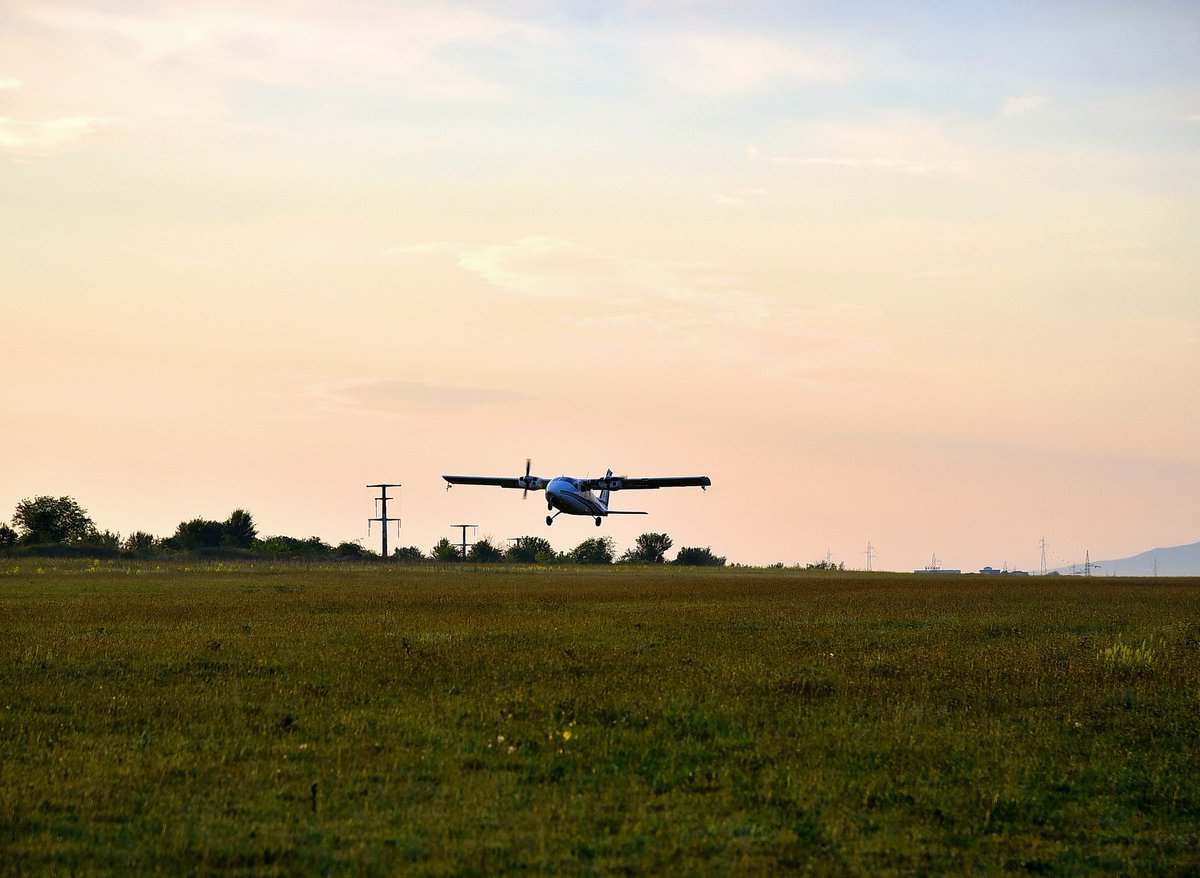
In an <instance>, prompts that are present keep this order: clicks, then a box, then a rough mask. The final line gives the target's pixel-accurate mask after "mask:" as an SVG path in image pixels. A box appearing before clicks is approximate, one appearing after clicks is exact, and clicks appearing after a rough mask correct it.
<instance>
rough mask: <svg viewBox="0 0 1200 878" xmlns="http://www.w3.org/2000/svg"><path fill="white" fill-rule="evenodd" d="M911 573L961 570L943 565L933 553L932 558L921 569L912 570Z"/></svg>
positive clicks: (957, 571)
mask: <svg viewBox="0 0 1200 878" xmlns="http://www.w3.org/2000/svg"><path fill="white" fill-rule="evenodd" d="M913 573H962V571H961V570H954V569H951V568H947V567H943V566H942V562H941V561H940V560H939V559H938V556H937V555H934V556H933V560H931V561H930V562H929V563H928V564H926V565H925V567H924V568H923V569H921V570H914V571H913Z"/></svg>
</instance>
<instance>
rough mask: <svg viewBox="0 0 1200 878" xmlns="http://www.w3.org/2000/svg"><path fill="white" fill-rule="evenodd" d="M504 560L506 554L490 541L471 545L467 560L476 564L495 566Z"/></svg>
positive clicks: (480, 541)
mask: <svg viewBox="0 0 1200 878" xmlns="http://www.w3.org/2000/svg"><path fill="white" fill-rule="evenodd" d="M503 559H504V552H503V551H501V550H500V549H499V548H497V546H496V545H495V544H494V543H493V542H492V541H491V540H489V539H486V538H485V539H482V540H479V541H477V542H474V543H472V544H471V547H470V548H469V549H467V560H469V561H474V562H475V563H476V564H494V563H495V562H497V561H502V560H503Z"/></svg>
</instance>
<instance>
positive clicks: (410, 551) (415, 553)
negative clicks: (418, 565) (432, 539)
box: [392, 546, 426, 562]
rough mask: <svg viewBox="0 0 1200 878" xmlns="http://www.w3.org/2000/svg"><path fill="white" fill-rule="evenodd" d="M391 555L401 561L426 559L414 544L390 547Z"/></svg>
mask: <svg viewBox="0 0 1200 878" xmlns="http://www.w3.org/2000/svg"><path fill="white" fill-rule="evenodd" d="M392 557H393V558H395V559H396V560H397V561H401V562H406V561H424V560H426V559H425V555H424V553H423V552H422V551H421V550H420V549H418V548H417V547H416V546H405V547H403V548H401V547H399V546H397V547H396V548H395V549H392Z"/></svg>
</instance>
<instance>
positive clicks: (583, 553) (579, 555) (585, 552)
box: [569, 537, 617, 564]
mask: <svg viewBox="0 0 1200 878" xmlns="http://www.w3.org/2000/svg"><path fill="white" fill-rule="evenodd" d="M616 551H617V544H616V541H615V540H613V538H612V537H593V538H592V539H589V540H584V541H583V542H582V543H580V544H579V545H578V546H576V547H575V548H574V549H572V550H571V554H570V556H569V557H570V558H571V561H573V562H574V563H576V564H611V563H612V562H613V558H614V557H616Z"/></svg>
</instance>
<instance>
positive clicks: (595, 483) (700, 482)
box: [588, 476, 712, 491]
mask: <svg viewBox="0 0 1200 878" xmlns="http://www.w3.org/2000/svg"><path fill="white" fill-rule="evenodd" d="M588 484H589V487H591V488H600V489H608V490H610V491H629V490H646V489H649V488H707V487H709V486H710V485H712V479H710V478H709V477H708V476H664V477H659V478H641V479H631V478H628V477H626V476H604V477H602V478H597V479H589V480H588Z"/></svg>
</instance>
